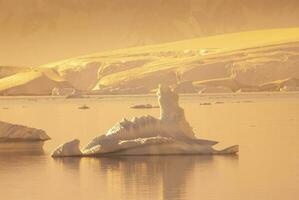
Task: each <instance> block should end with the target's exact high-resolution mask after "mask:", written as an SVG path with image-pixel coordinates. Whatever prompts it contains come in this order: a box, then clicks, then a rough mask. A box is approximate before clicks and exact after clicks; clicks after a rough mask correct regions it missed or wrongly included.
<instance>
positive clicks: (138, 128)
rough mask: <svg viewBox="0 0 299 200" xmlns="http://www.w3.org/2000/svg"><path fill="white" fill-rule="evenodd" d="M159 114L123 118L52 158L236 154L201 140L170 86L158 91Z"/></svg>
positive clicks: (60, 149) (234, 149) (61, 148)
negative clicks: (106, 129)
mask: <svg viewBox="0 0 299 200" xmlns="http://www.w3.org/2000/svg"><path fill="white" fill-rule="evenodd" d="M157 96H158V103H159V107H160V117H159V118H155V117H153V116H150V115H147V116H141V117H134V118H133V119H131V120H128V119H123V120H121V121H120V122H118V123H116V124H115V125H114V126H113V127H111V128H110V129H109V130H108V131H107V133H106V134H105V135H100V136H97V137H95V138H94V139H92V140H91V141H90V142H89V143H88V144H87V145H86V146H85V147H84V148H82V149H80V141H79V140H78V139H75V140H72V141H69V142H66V143H64V144H62V145H60V146H59V147H58V148H56V149H55V150H54V151H53V153H52V157H65V156H101V155H169V154H235V153H237V152H238V151H239V146H238V145H234V146H230V147H228V148H225V149H222V150H216V149H214V148H213V146H214V145H215V144H217V143H218V142H217V141H211V140H203V139H198V138H196V136H195V133H194V132H193V130H192V127H191V126H190V125H189V123H188V122H187V121H186V119H185V113H184V109H183V108H181V107H180V106H179V96H178V95H177V94H176V92H175V91H174V90H172V89H170V88H169V87H168V86H165V85H159V87H158V90H157Z"/></svg>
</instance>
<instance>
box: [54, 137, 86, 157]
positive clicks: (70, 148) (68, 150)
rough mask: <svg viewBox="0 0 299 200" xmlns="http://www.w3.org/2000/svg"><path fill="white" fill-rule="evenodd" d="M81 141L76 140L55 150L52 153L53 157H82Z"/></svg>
mask: <svg viewBox="0 0 299 200" xmlns="http://www.w3.org/2000/svg"><path fill="white" fill-rule="evenodd" d="M79 146H80V141H79V140H77V139H75V140H72V141H69V142H66V143H64V144H62V145H60V146H59V147H57V149H55V150H54V152H53V153H52V156H53V157H59V156H80V155H82V152H81V150H80V147H79Z"/></svg>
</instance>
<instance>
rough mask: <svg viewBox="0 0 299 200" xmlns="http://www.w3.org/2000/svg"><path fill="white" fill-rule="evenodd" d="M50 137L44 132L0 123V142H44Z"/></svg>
mask: <svg viewBox="0 0 299 200" xmlns="http://www.w3.org/2000/svg"><path fill="white" fill-rule="evenodd" d="M49 139H50V137H49V136H48V135H47V134H46V132H45V131H44V130H41V129H36V128H30V127H27V126H23V125H16V124H10V123H7V122H2V121H0V142H17V141H45V140H49Z"/></svg>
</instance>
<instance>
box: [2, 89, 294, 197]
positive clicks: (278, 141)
mask: <svg viewBox="0 0 299 200" xmlns="http://www.w3.org/2000/svg"><path fill="white" fill-rule="evenodd" d="M298 98H299V94H298V93H276V94H275V93H267V94H251V95H248V94H233V95H211V96H188V95H187V96H182V97H181V98H180V103H181V105H182V107H183V108H184V109H185V114H186V118H187V121H189V122H190V125H191V126H193V128H194V132H196V134H197V136H198V137H199V138H208V139H213V140H217V141H220V144H219V145H216V148H219V149H220V148H221V147H224V146H227V145H230V144H239V145H240V153H239V155H238V156H126V157H111V158H108V157H102V158H62V159H52V158H51V157H50V155H49V154H50V152H51V151H52V150H53V149H54V148H55V147H56V146H57V145H59V144H60V143H62V142H64V141H66V140H69V139H73V138H80V139H81V141H82V145H85V144H86V143H87V142H88V141H89V140H90V139H91V138H93V137H94V136H95V135H99V134H104V133H105V132H106V131H107V130H108V129H109V128H110V127H111V126H112V125H113V124H114V123H115V122H117V121H119V120H121V118H123V117H126V118H129V119H130V118H131V117H133V116H141V115H145V114H150V115H153V116H155V117H158V115H159V109H130V108H129V107H130V106H132V105H134V104H140V103H150V104H153V105H155V104H156V97H151V96H146V97H141V96H137V97H113V98H112V97H111V98H110V97H109V98H97V97H95V98H90V99H69V100H66V99H62V98H54V99H53V98H37V99H30V98H29V99H28V98H14V99H9V98H7V99H5V98H2V99H0V102H1V104H0V105H1V106H0V120H2V121H7V122H11V123H18V124H24V125H28V126H32V127H35V128H42V129H44V130H45V131H47V134H48V135H49V136H50V137H51V138H52V140H51V141H49V142H46V145H45V147H44V151H40V152H29V153H23V154H21V155H16V154H14V153H9V154H0V193H1V199H2V198H3V199H22V200H23V199H25V200H26V199H30V200H32V199H33V200H35V199H63V198H64V199H88V198H92V199H207V200H209V199H223V200H225V199H227V200H231V199H243V200H249V199H263V200H264V199H271V200H276V199H277V200H278V199H279V200H280V199H294V197H296V196H298V195H299V192H298V190H297V188H298V182H299V177H298V173H299V170H298V169H299V160H298V153H297V152H298V150H299V149H298V148H299V136H298V131H299V127H298V123H299V113H298V109H299V103H298V102H299V101H298ZM216 102H217V103H216ZM203 103H206V104H203ZM208 103H211V105H209V104H208ZM83 104H87V105H88V106H89V107H90V109H87V110H80V109H78V107H79V106H82V105H83ZM200 104H202V105H200ZM3 108H5V109H3ZM4 190H5V191H4Z"/></svg>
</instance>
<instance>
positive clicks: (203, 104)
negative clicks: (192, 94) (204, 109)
mask: <svg viewBox="0 0 299 200" xmlns="http://www.w3.org/2000/svg"><path fill="white" fill-rule="evenodd" d="M199 105H201V106H210V105H212V104H211V103H209V102H204V103H200V104H199Z"/></svg>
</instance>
